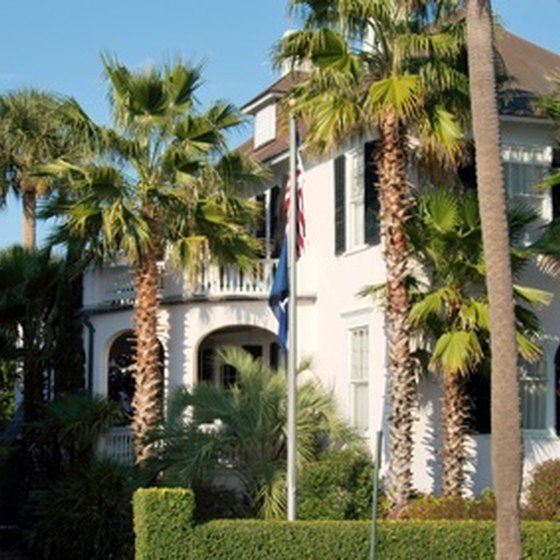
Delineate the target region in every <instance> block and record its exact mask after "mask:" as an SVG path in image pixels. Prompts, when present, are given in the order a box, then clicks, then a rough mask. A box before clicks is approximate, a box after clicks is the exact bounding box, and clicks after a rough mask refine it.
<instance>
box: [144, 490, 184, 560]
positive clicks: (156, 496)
mask: <svg viewBox="0 0 560 560" xmlns="http://www.w3.org/2000/svg"><path fill="white" fill-rule="evenodd" d="M133 508H134V534H135V550H136V555H135V559H136V560H180V559H182V558H190V556H189V550H188V547H189V542H190V538H191V536H192V519H193V514H194V495H193V493H192V492H191V491H190V490H186V489H184V488H141V489H139V490H137V491H136V492H135V494H134V500H133Z"/></svg>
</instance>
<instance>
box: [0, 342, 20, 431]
mask: <svg viewBox="0 0 560 560" xmlns="http://www.w3.org/2000/svg"><path fill="white" fill-rule="evenodd" d="M0 344H1V342H0ZM15 381H16V372H15V364H14V363H13V362H10V361H8V360H3V359H1V358H0V432H1V431H2V430H3V429H4V427H5V426H6V424H7V423H8V421H9V420H10V419H11V418H12V416H13V415H14V412H15V401H14V397H15Z"/></svg>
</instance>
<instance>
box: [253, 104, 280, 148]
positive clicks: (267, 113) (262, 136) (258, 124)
mask: <svg viewBox="0 0 560 560" xmlns="http://www.w3.org/2000/svg"><path fill="white" fill-rule="evenodd" d="M275 138H276V103H270V104H269V105H266V106H265V107H263V108H262V109H260V110H259V111H258V112H257V114H256V115H255V123H254V147H255V148H258V147H259V146H262V145H263V144H266V142H270V141H271V140H274V139H275Z"/></svg>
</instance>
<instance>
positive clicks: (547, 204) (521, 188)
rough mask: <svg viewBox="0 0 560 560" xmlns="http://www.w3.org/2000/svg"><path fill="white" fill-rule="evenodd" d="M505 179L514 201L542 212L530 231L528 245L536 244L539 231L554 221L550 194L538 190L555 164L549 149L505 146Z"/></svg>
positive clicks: (503, 153) (526, 237) (503, 156)
mask: <svg viewBox="0 0 560 560" xmlns="http://www.w3.org/2000/svg"><path fill="white" fill-rule="evenodd" d="M502 160H503V166H504V179H505V183H506V188H507V193H508V197H509V199H510V200H513V201H517V202H519V203H521V204H524V205H528V206H531V207H533V208H535V209H536V210H538V211H539V213H540V215H541V217H542V221H541V223H540V224H535V225H534V226H533V227H532V228H531V230H530V231H527V233H526V236H525V239H524V242H525V243H530V242H531V241H534V239H535V236H536V234H537V231H538V228H539V227H540V226H541V225H543V223H545V222H548V221H550V220H551V219H552V201H551V197H550V193H549V192H547V191H542V192H541V191H539V190H538V189H535V185H536V184H537V183H538V182H539V181H540V180H541V179H542V178H543V177H544V176H545V174H546V173H547V171H548V170H549V169H550V166H551V165H552V148H550V147H549V146H522V145H511V146H507V145H505V146H503V147H502Z"/></svg>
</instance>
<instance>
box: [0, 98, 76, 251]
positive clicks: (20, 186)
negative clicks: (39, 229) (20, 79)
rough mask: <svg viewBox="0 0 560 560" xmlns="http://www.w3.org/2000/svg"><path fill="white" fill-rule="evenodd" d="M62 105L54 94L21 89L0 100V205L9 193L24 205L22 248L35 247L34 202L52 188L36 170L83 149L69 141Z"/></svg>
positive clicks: (52, 185)
mask: <svg viewBox="0 0 560 560" xmlns="http://www.w3.org/2000/svg"><path fill="white" fill-rule="evenodd" d="M63 103H65V101H64V100H63V99H61V98H59V97H57V96H56V95H54V94H51V93H48V92H44V91H39V90H35V89H24V90H18V91H14V92H12V93H8V94H6V95H4V96H2V97H0V153H1V156H0V164H1V173H0V203H1V204H5V202H6V197H7V195H8V193H9V191H10V190H11V191H13V192H14V193H15V194H16V195H17V196H21V198H22V202H23V246H24V247H26V248H27V249H34V248H35V245H36V208H37V199H39V198H41V197H44V196H45V195H46V194H48V193H49V192H50V191H51V189H52V188H53V187H54V183H53V181H52V179H51V178H48V177H45V176H37V171H38V167H39V166H40V165H43V164H45V163H47V162H49V161H52V160H54V159H56V158H59V157H62V156H63V155H64V154H68V153H69V152H71V151H72V150H75V149H82V148H83V145H80V143H79V142H74V141H73V140H72V128H70V127H66V126H65V125H64V121H63V120H62V115H61V112H60V106H61V105H62V104H63Z"/></svg>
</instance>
